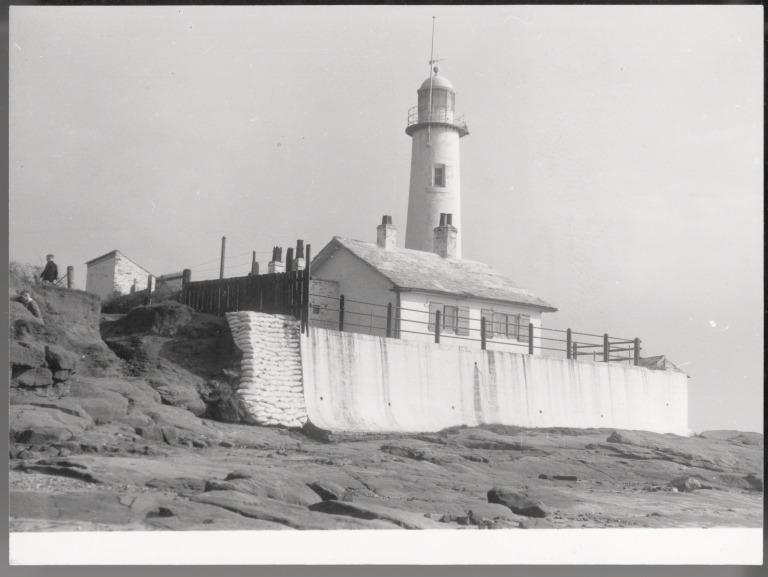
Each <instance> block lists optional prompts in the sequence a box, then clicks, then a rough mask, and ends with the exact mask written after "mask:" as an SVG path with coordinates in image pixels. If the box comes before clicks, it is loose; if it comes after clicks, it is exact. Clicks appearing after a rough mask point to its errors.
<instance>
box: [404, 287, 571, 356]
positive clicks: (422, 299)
mask: <svg viewBox="0 0 768 577" xmlns="http://www.w3.org/2000/svg"><path fill="white" fill-rule="evenodd" d="M430 302H433V303H440V304H443V305H450V306H455V307H469V319H470V320H469V335H468V336H467V337H464V338H470V339H472V340H473V341H476V342H469V341H467V340H463V338H453V337H452V336H451V335H452V333H451V332H445V333H444V334H442V336H441V342H444V343H446V344H454V345H463V346H467V347H473V348H478V349H479V348H480V318H481V310H483V309H491V310H493V311H494V312H496V313H503V314H511V315H519V314H527V315H529V316H530V317H531V320H530V322H532V323H533V325H534V327H538V328H540V327H541V312H540V311H538V310H535V309H531V308H528V307H524V306H516V305H511V304H501V303H494V302H489V301H481V300H477V299H458V298H453V297H450V296H442V295H434V294H429V293H420V292H414V291H408V292H402V293H400V303H401V307H402V309H403V310H401V312H400V338H401V339H404V340H417V341H421V342H432V343H434V341H435V336H434V331H430V330H429V325H428V324H426V323H427V322H428V320H429V303H430ZM416 333H418V334H416ZM540 336H541V331H537V330H536V329H534V339H533V344H534V347H540V346H541V345H542V341H541V338H540ZM563 338H564V337H563ZM544 346H551V345H546V344H545V345H544ZM486 348H487V349H488V350H500V351H507V352H517V353H527V352H528V343H527V342H520V341H518V340H517V339H510V338H506V337H500V336H498V335H494V336H493V338H491V339H488V340H487V342H486ZM562 348H563V349H564V348H565V347H562ZM534 354H537V355H538V354H541V350H540V349H538V348H535V349H534Z"/></svg>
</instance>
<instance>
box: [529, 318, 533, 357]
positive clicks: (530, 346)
mask: <svg viewBox="0 0 768 577" xmlns="http://www.w3.org/2000/svg"><path fill="white" fill-rule="evenodd" d="M528 354H529V355H532V354H533V323H528Z"/></svg>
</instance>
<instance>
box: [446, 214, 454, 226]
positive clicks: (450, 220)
mask: <svg viewBox="0 0 768 577" xmlns="http://www.w3.org/2000/svg"><path fill="white" fill-rule="evenodd" d="M445 224H447V225H448V226H453V214H451V213H450V212H447V213H446V214H445Z"/></svg>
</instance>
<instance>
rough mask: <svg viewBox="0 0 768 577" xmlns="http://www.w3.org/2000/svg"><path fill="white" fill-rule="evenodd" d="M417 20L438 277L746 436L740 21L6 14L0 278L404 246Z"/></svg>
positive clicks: (296, 11) (755, 44) (755, 288)
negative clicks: (380, 228)
mask: <svg viewBox="0 0 768 577" xmlns="http://www.w3.org/2000/svg"><path fill="white" fill-rule="evenodd" d="M433 15H434V16H436V17H437V27H436V28H437V30H436V42H435V45H436V52H437V55H438V56H439V57H440V58H443V59H444V60H443V61H442V62H441V63H440V66H441V73H442V74H443V75H444V76H446V77H447V78H449V79H450V80H451V82H452V83H453V85H454V87H455V88H456V92H457V97H456V108H457V112H458V113H460V114H461V113H464V114H465V115H466V121H467V123H468V125H469V129H470V135H469V136H467V137H465V138H463V139H462V141H461V147H462V148H461V179H462V181H461V187H462V226H463V230H462V236H463V256H464V258H468V259H473V260H480V261H483V262H486V263H487V264H489V265H491V266H493V267H495V268H496V269H498V270H499V271H500V272H502V273H505V274H507V275H508V276H510V277H511V278H513V279H514V280H515V282H516V283H517V284H518V285H520V286H523V287H525V288H527V289H528V290H530V291H532V292H534V293H535V294H536V295H538V296H541V297H542V298H544V299H546V300H547V301H549V302H552V303H553V304H554V305H555V306H557V307H558V309H559V311H558V312H557V313H553V314H550V315H545V318H544V323H545V326H549V327H555V328H566V327H572V328H574V330H577V329H579V330H583V331H586V332H596V333H598V334H600V333H603V332H608V333H610V334H616V335H620V336H624V337H635V336H637V337H640V338H641V339H642V341H643V347H644V354H647V355H656V354H665V355H667V356H668V357H669V358H670V359H671V360H673V361H674V362H676V363H677V364H678V365H681V366H682V368H683V369H684V370H685V371H686V372H688V374H689V375H690V377H691V379H690V381H689V384H690V424H691V427H692V428H693V429H694V430H695V431H702V430H707V429H740V430H750V431H759V432H762V431H763V424H762V421H763V413H762V411H763V182H762V180H763V164H762V163H763V107H762V105H763V58H762V57H763V53H762V40H763V12H762V7H760V6H738V5H737V6H506V7H503V6H502V7H494V6H486V7H467V6H464V7H461V6H458V7H456V6H434V7H430V6H381V7H370V6H363V7H355V6H335V7H331V6H316V7H307V6H295V7H285V6H273V7H248V6H230V7H221V6H219V7H215V6H213V7H212V6H198V7H178V6H163V7H140V6H132V7H116V6H90V7H53V6H48V7H35V6H21V7H20V6H13V7H11V11H10V77H9V79H10V95H9V96H10V110H9V112H10V114H9V130H10V158H9V163H10V165H9V167H10V175H9V177H10V178H9V180H10V182H9V243H10V254H9V256H10V259H11V260H16V261H20V262H24V263H31V264H42V263H43V262H44V260H45V254H46V253H48V252H53V253H55V254H56V261H57V262H58V264H59V266H60V268H64V267H66V266H67V265H72V266H74V267H75V283H76V286H78V287H80V288H84V280H85V271H86V267H85V264H84V263H85V262H86V261H87V260H90V259H92V258H95V257H97V256H99V255H101V254H104V253H106V252H109V251H111V250H113V249H118V250H120V251H121V252H122V253H124V254H125V255H127V256H128V257H129V258H131V259H133V260H134V261H136V262H137V263H139V264H141V265H142V266H144V267H145V268H147V269H148V270H150V271H151V272H152V273H154V274H156V275H160V274H163V273H169V272H175V271H179V270H181V269H183V268H190V269H191V270H192V278H193V280H196V279H197V280H200V279H204V278H213V277H215V276H216V275H218V266H219V264H218V258H219V251H220V242H221V237H222V236H226V237H227V267H226V276H239V275H242V274H245V273H247V272H248V270H249V269H250V261H251V251H253V250H255V251H257V258H258V259H259V261H260V263H261V266H262V267H264V266H266V262H267V261H268V260H269V255H270V254H271V249H272V246H275V245H279V246H283V247H289V246H294V245H295V241H296V239H298V238H301V239H304V240H305V241H306V242H307V243H310V244H311V245H312V247H313V253H314V254H317V252H318V251H319V249H320V248H322V246H324V245H325V243H327V242H328V241H329V240H330V239H331V237H332V236H333V235H342V236H347V237H352V238H358V239H361V240H369V241H375V238H376V236H375V234H376V231H375V227H376V225H377V224H378V223H379V222H380V221H381V215H383V214H390V215H392V217H393V221H394V224H395V226H398V227H399V230H400V241H399V242H400V244H401V245H402V242H403V238H404V232H405V222H406V209H407V202H408V183H409V170H410V153H411V144H410V139H409V137H408V136H407V135H406V134H405V132H404V129H405V126H406V120H407V113H408V109H409V108H410V107H412V106H414V105H415V104H416V90H417V88H418V87H419V86H420V84H421V82H422V81H423V80H424V79H425V78H426V77H427V76H428V72H429V66H428V62H427V61H428V59H429V49H430V32H431V22H432V20H431V17H432V16H433Z"/></svg>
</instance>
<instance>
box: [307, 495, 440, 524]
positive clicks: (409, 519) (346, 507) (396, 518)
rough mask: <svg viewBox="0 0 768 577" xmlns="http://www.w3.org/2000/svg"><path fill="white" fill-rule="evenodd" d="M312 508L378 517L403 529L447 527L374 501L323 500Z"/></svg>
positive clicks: (357, 515) (360, 517)
mask: <svg viewBox="0 0 768 577" xmlns="http://www.w3.org/2000/svg"><path fill="white" fill-rule="evenodd" d="M309 508H310V510H312V511H320V512H322V513H330V514H333V515H347V516H350V517H356V518H358V519H378V520H382V521H389V522H390V523H394V524H395V525H398V526H399V527H402V528H403V529H445V528H446V526H445V524H442V523H438V522H436V521H434V520H432V519H430V518H428V517H425V516H424V515H423V514H420V513H413V512H411V511H403V510H401V509H392V508H391V507H386V506H383V505H378V504H373V503H357V502H354V503H353V502H347V501H321V502H320V503H316V504H315V505H311V506H310V507H309Z"/></svg>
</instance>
